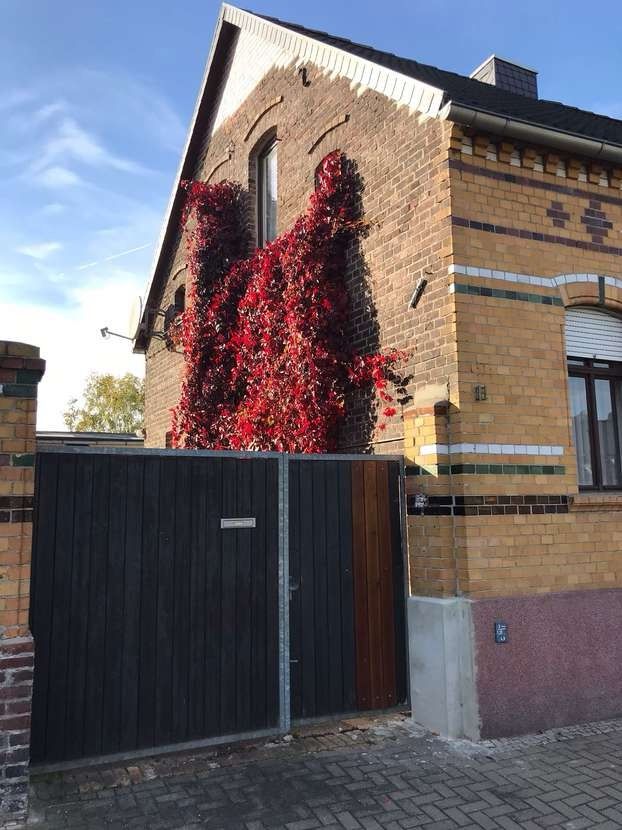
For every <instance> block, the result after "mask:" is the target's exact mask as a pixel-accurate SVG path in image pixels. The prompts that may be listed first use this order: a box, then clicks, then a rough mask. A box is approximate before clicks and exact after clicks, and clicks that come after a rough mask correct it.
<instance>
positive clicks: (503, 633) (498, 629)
mask: <svg viewBox="0 0 622 830" xmlns="http://www.w3.org/2000/svg"><path fill="white" fill-rule="evenodd" d="M507 641H508V624H507V623H505V622H501V620H495V643H507Z"/></svg>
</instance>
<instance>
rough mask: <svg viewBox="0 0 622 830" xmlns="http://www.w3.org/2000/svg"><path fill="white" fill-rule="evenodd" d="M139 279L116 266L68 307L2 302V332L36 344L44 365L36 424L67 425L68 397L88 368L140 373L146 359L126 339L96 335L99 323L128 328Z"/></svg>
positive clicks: (43, 426) (79, 389)
mask: <svg viewBox="0 0 622 830" xmlns="http://www.w3.org/2000/svg"><path fill="white" fill-rule="evenodd" d="M141 282H142V280H141V278H140V277H139V276H137V275H135V274H132V273H130V272H125V271H121V270H118V271H116V272H115V273H114V275H113V276H112V277H111V278H110V279H109V280H106V281H101V282H98V283H97V285H94V286H90V287H80V288H79V289H77V290H76V291H75V292H74V298H75V300H76V305H75V307H72V308H65V309H62V308H53V307H50V306H45V305H38V304H35V303H31V304H27V305H24V304H19V305H18V304H11V303H3V315H2V317H3V320H2V324H3V325H2V329H3V331H2V334H3V337H4V338H6V339H8V340H18V341H20V342H22V343H31V344H33V345H35V346H39V347H40V349H41V357H42V358H43V359H44V360H45V361H46V364H47V365H46V371H45V375H44V377H43V380H42V381H41V384H40V387H39V404H38V415H37V428H38V429H65V424H64V422H63V417H62V415H63V411H64V410H65V409H66V407H67V402H68V401H69V400H70V398H74V397H79V396H80V394H81V393H82V391H83V389H84V383H85V381H86V378H87V377H88V375H89V374H90V373H91V372H112V373H113V374H115V375H120V374H124V373H125V372H133V373H134V374H136V375H142V374H143V373H144V358H143V357H142V356H141V355H134V354H132V344H131V342H130V341H129V340H121V339H119V338H115V337H111V338H110V339H109V340H103V339H102V337H101V334H100V329H101V328H102V327H103V326H109V327H110V329H111V330H112V331H118V332H120V333H122V334H124V333H125V332H126V330H127V329H128V323H129V309H130V307H131V304H132V300H133V299H134V297H135V296H136V294H137V293H138V286H139V284H140V283H141Z"/></svg>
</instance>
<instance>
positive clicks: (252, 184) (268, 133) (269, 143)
mask: <svg viewBox="0 0 622 830" xmlns="http://www.w3.org/2000/svg"><path fill="white" fill-rule="evenodd" d="M278 144H279V138H278V130H277V127H276V126H275V125H273V126H272V127H270V128H269V129H267V130H265V131H264V132H263V133H262V135H261V137H260V138H259V139H258V140H257V141H256V142H255V144H254V145H253V147H252V149H251V151H250V153H249V156H248V195H249V211H248V214H249V216H248V220H249V230H250V232H251V235H252V239H253V240H254V241H255V244H256V245H262V244H263V243H264V241H265V240H264V238H263V237H264V233H263V232H262V230H263V229H262V227H261V226H262V220H263V218H264V217H263V216H262V210H263V208H262V205H261V204H260V201H261V199H262V193H261V188H262V184H263V177H262V171H261V166H262V159H263V158H264V157H265V154H266V153H267V152H269V151H270V149H271V148H275V149H276V151H277V159H278V149H277V148H278ZM277 168H278V163H277ZM277 181H278V173H277Z"/></svg>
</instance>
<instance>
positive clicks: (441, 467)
mask: <svg viewBox="0 0 622 830" xmlns="http://www.w3.org/2000/svg"><path fill="white" fill-rule="evenodd" d="M405 472H406V475H407V476H447V475H449V474H450V473H451V475H454V476H516V475H519V476H563V475H565V474H566V468H565V467H560V466H557V465H552V464H452V465H451V467H450V465H449V464H430V466H429V467H420V466H419V465H418V464H413V465H410V466H407V467H406V471H405Z"/></svg>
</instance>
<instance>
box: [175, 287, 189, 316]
mask: <svg viewBox="0 0 622 830" xmlns="http://www.w3.org/2000/svg"><path fill="white" fill-rule="evenodd" d="M173 305H174V306H175V313H176V314H181V313H182V311H185V309H186V286H185V285H180V286H179V288H178V289H177V291H176V292H175V296H174V298H173Z"/></svg>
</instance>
